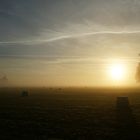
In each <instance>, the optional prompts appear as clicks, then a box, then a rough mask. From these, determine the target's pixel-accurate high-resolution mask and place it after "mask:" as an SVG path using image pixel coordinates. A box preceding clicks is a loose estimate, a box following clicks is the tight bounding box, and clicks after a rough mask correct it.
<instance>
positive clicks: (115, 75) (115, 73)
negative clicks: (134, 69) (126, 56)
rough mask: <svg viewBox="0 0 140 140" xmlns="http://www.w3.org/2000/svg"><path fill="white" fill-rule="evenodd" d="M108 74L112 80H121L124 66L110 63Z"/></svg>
mask: <svg viewBox="0 0 140 140" xmlns="http://www.w3.org/2000/svg"><path fill="white" fill-rule="evenodd" d="M109 75H110V76H111V78H112V79H113V80H119V81H120V80H123V79H124V77H125V67H124V65H123V64H112V65H111V67H110V70H109Z"/></svg>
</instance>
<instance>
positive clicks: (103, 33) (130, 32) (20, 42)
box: [0, 30, 140, 45]
mask: <svg viewBox="0 0 140 140" xmlns="http://www.w3.org/2000/svg"><path fill="white" fill-rule="evenodd" d="M105 34H112V35H119V34H140V31H139V30H138V31H99V32H87V33H80V34H69V35H63V36H58V37H54V38H50V39H35V40H25V41H1V42H0V45H10V44H23V45H31V44H42V43H49V42H55V41H59V40H63V39H69V38H79V37H83V36H92V35H105Z"/></svg>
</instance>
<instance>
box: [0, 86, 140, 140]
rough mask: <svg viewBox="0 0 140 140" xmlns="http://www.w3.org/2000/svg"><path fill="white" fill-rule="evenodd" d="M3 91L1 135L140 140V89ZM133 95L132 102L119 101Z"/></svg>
mask: <svg viewBox="0 0 140 140" xmlns="http://www.w3.org/2000/svg"><path fill="white" fill-rule="evenodd" d="M22 90H23V89H22V88H1V89H0V128H1V129H0V139H1V140H7V139H14V140H16V139H17V140H22V139H23V140H25V139H31V140H59V139H60V140H115V139H116V140H125V139H131V140H132V139H133V140H135V139H140V136H139V132H140V129H139V126H140V89H109V88H104V89H97V88H96V89H94V88H29V89H28V92H29V96H28V97H22V96H21V92H22ZM118 96H128V99H129V103H128V105H126V106H123V104H121V103H117V97H118Z"/></svg>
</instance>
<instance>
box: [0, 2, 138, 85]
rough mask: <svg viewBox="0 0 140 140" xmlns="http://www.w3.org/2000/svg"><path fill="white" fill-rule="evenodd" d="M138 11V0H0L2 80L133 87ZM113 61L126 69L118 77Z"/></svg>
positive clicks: (45, 83) (136, 61) (136, 51)
mask: <svg viewBox="0 0 140 140" xmlns="http://www.w3.org/2000/svg"><path fill="white" fill-rule="evenodd" d="M139 13H140V1H139V0H27V1H24V0H0V77H1V79H0V81H2V79H3V77H6V79H8V80H7V81H8V82H7V83H8V85H11V86H114V85H115V86H116V85H120V86H128V85H129V86H136V85H137V84H136V82H135V69H136V66H137V63H138V62H139V60H140V58H139V57H138V54H139V53H140V18H139V16H140V14H139ZM114 64H122V65H124V67H125V69H126V71H125V74H124V77H123V79H122V80H120V81H116V80H114V79H112V78H111V76H110V75H109V69H110V67H112V65H114ZM1 83H2V82H1Z"/></svg>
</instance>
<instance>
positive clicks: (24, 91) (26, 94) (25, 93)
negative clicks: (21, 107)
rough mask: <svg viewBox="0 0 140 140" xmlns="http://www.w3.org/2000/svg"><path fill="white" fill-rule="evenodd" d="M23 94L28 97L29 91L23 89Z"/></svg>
mask: <svg viewBox="0 0 140 140" xmlns="http://www.w3.org/2000/svg"><path fill="white" fill-rule="evenodd" d="M21 96H22V97H27V96H29V93H28V91H26V90H23V91H22V92H21Z"/></svg>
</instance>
